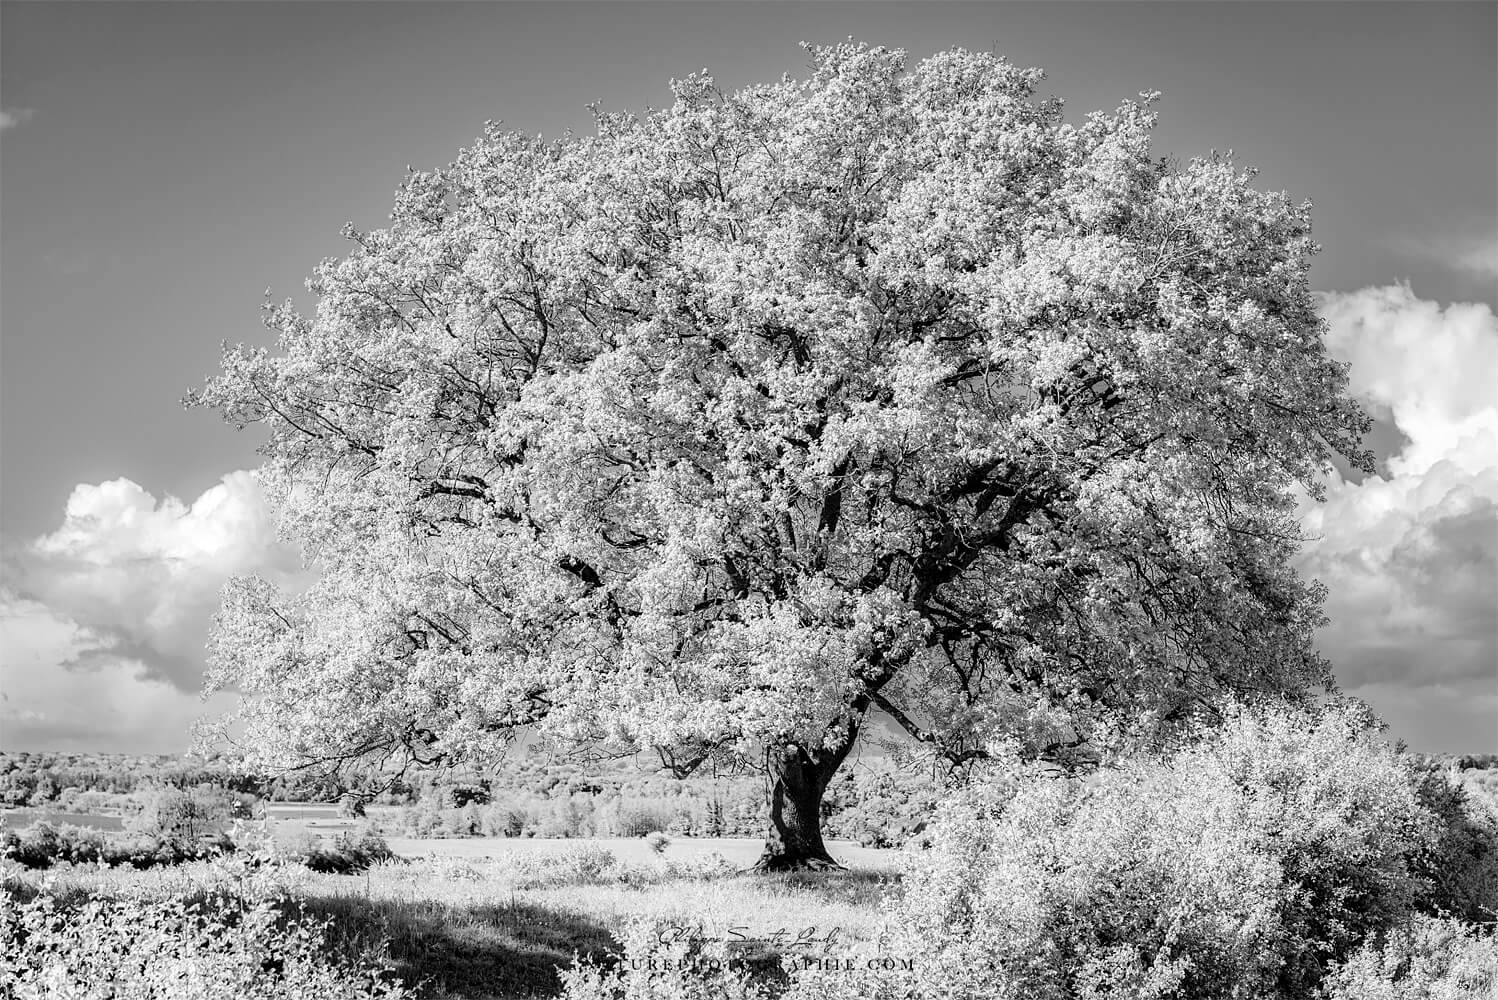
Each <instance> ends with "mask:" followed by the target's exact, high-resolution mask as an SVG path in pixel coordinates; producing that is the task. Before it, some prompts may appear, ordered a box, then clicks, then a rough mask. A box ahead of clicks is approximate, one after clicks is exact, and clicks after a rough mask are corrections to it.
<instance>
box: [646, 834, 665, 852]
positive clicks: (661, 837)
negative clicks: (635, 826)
mask: <svg viewBox="0 0 1498 1000" xmlns="http://www.w3.org/2000/svg"><path fill="white" fill-rule="evenodd" d="M645 843H646V844H649V845H650V849H651V850H652V851H654V852H655V853H656V854H665V853H666V848H668V847H670V846H671V838H670V837H668V836H666V835H665V834H664V833H662V832H661V831H659V830H654V831H652V832H650V833H647V834H646V835H645Z"/></svg>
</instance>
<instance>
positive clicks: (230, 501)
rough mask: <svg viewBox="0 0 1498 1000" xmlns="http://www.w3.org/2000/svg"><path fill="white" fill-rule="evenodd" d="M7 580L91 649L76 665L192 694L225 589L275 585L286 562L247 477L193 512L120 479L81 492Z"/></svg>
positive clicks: (196, 504)
mask: <svg viewBox="0 0 1498 1000" xmlns="http://www.w3.org/2000/svg"><path fill="white" fill-rule="evenodd" d="M16 570H17V573H16V578H17V579H18V580H19V581H20V589H21V590H22V592H23V594H24V596H26V597H29V598H33V599H35V600H38V601H40V602H41V603H43V604H45V605H46V606H47V607H49V608H51V609H52V610H54V611H56V612H57V613H58V614H60V615H62V616H64V617H66V618H68V619H70V620H72V621H76V622H78V623H79V624H80V625H82V626H84V627H85V628H87V629H89V630H90V632H91V634H94V635H96V636H97V637H98V641H97V642H96V643H95V644H94V645H93V646H91V647H89V648H88V649H85V650H84V651H83V652H82V653H80V655H79V658H80V659H87V657H88V656H89V655H91V653H92V652H95V651H99V650H107V651H110V652H112V653H116V654H128V655H131V656H134V657H135V658H136V659H139V660H140V661H142V662H144V663H146V664H148V665H149V667H150V668H151V670H152V671H153V673H157V674H159V675H161V676H163V677H165V678H166V679H167V680H169V681H171V682H172V683H174V684H176V685H177V686H178V687H180V688H182V689H184V690H196V689H197V688H198V686H199V684H200V681H201V677H202V666H203V665H202V650H203V644H204V642H205V640H206V637H207V630H208V622H209V619H210V618H211V617H212V615H213V613H214V611H215V610H216V609H217V607H218V594H219V589H220V588H221V587H222V586H223V584H224V581H225V580H227V579H228V578H229V577H230V576H231V575H233V574H237V573H260V574H262V575H268V576H271V577H276V578H285V577H288V576H290V575H292V574H293V573H294V572H295V570H296V560H295V559H294V557H293V556H292V553H291V552H290V551H289V550H287V549H285V548H283V547H281V546H279V545H277V543H276V539H275V527H274V524H273V522H272V520H271V516H270V512H269V511H268V510H267V508H266V505H265V500H264V498H263V497H262V495H261V493H260V489H259V486H258V485H257V484H256V483H255V480H254V478H253V476H252V475H251V474H250V473H248V472H233V473H230V474H229V475H227V476H225V477H224V478H223V480H222V481H221V482H220V483H219V484H218V485H216V486H214V487H212V488H211V489H209V490H207V491H205V492H204V493H203V495H202V496H200V497H198V499H197V500H195V501H193V503H192V504H191V505H188V504H185V503H183V502H182V501H180V500H178V499H176V498H175V497H166V498H165V499H163V500H162V501H160V503H158V502H157V501H156V498H155V497H153V496H152V495H151V494H149V493H147V492H146V491H145V490H144V489H142V488H141V487H140V486H139V485H137V484H136V483H133V482H131V481H130V480H128V479H115V480H111V481H110V482H106V483H99V484H98V485H93V484H87V483H85V484H82V485H80V486H78V487H76V488H75V489H74V490H73V493H72V495H71V496H70V497H69V498H68V502H67V507H66V510H65V512H64V517H63V522H62V525H61V526H60V527H59V528H58V529H57V530H56V531H53V532H51V533H50V534H47V535H44V536H42V537H41V538H39V539H37V540H36V541H35V542H33V543H32V544H31V546H29V547H28V549H27V550H26V551H25V552H24V553H22V554H21V556H20V557H19V558H18V559H17V565H16Z"/></svg>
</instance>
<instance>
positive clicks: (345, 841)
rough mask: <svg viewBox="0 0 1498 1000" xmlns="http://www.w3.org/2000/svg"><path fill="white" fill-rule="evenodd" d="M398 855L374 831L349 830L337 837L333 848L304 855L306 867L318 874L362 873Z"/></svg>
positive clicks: (319, 849)
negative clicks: (356, 831) (355, 831)
mask: <svg viewBox="0 0 1498 1000" xmlns="http://www.w3.org/2000/svg"><path fill="white" fill-rule="evenodd" d="M394 858H395V852H394V851H392V850H391V849H390V845H389V844H387V843H386V842H385V838H384V837H382V836H380V835H379V834H378V833H375V832H374V831H372V830H363V831H361V832H359V833H357V834H356V833H354V832H353V831H352V830H346V831H344V832H343V833H340V834H339V835H338V836H337V837H335V838H333V841H332V843H331V844H330V845H328V846H326V847H324V846H321V845H318V846H316V847H313V848H311V849H310V850H307V851H306V852H305V853H303V854H302V856H301V858H300V860H301V862H302V864H304V865H306V866H307V867H308V868H310V869H312V870H313V871H315V872H325V873H328V874H332V875H347V874H349V873H350V872H362V871H365V870H366V869H368V868H369V866H370V865H373V864H377V863H380V862H385V861H391V860H394Z"/></svg>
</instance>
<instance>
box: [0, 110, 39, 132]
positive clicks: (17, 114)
mask: <svg viewBox="0 0 1498 1000" xmlns="http://www.w3.org/2000/svg"><path fill="white" fill-rule="evenodd" d="M35 117H36V109H35V108H6V109H4V110H3V111H0V131H4V130H5V129H8V128H15V127H16V126H17V125H22V124H25V123H26V122H29V121H31V119H33V118H35Z"/></svg>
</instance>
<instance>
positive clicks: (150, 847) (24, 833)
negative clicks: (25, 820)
mask: <svg viewBox="0 0 1498 1000" xmlns="http://www.w3.org/2000/svg"><path fill="white" fill-rule="evenodd" d="M232 847H233V844H232V843H231V842H230V841H229V840H228V839H227V837H225V836H223V835H219V836H217V837H210V838H202V839H199V840H194V841H185V840H174V839H163V838H161V837H152V836H145V835H143V834H138V833H137V834H124V835H116V836H106V835H105V834H104V833H102V832H101V831H99V830H93V829H89V828H88V827H80V826H69V825H66V824H64V825H62V826H53V825H52V824H50V823H45V822H42V823H33V824H31V825H30V826H28V827H25V828H24V829H22V830H20V831H12V830H7V831H5V832H4V834H0V854H4V855H5V856H6V857H9V858H10V859H11V860H12V861H14V862H15V863H16V864H19V865H21V866H22V867H25V868H50V867H52V866H53V865H55V864H93V863H95V862H98V863H102V864H106V865H130V866H131V867H133V868H153V867H156V866H158V865H175V864H181V863H182V862H184V861H196V860H200V859H203V858H211V857H216V856H217V855H219V854H222V853H223V852H224V851H226V850H229V849H231V848H232Z"/></svg>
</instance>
